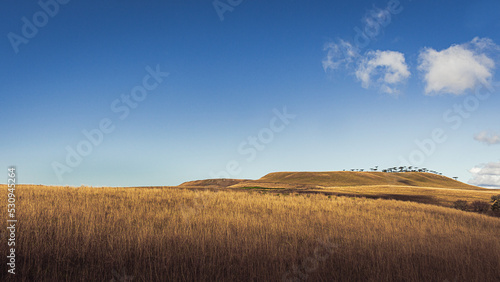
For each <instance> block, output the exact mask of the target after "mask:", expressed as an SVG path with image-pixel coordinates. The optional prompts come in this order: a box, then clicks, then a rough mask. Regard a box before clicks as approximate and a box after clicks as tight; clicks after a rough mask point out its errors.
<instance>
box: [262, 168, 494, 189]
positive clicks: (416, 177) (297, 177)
mask: <svg viewBox="0 0 500 282" xmlns="http://www.w3.org/2000/svg"><path fill="white" fill-rule="evenodd" d="M258 181H262V182H278V183H287V184H307V185H318V186H323V187H334V186H365V185H404V186H419V187H435V188H453V189H467V190H487V189H485V188H481V187H477V186H472V185H468V184H465V183H462V182H459V181H456V180H453V179H451V178H448V177H445V176H441V175H436V174H432V173H425V172H403V173H385V172H352V171H331V172H274V173H269V174H267V175H266V176H264V177H262V178H260V179H259V180H258Z"/></svg>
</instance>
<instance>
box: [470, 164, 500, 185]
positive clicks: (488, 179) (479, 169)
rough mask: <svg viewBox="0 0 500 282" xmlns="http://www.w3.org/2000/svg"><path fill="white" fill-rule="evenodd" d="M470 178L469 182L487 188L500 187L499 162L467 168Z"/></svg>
mask: <svg viewBox="0 0 500 282" xmlns="http://www.w3.org/2000/svg"><path fill="white" fill-rule="evenodd" d="M469 172H470V173H471V174H472V178H471V179H470V180H469V184H472V185H476V186H482V187H487V188H500V162H498V163H488V164H483V165H479V166H476V167H473V168H472V169H470V170H469Z"/></svg>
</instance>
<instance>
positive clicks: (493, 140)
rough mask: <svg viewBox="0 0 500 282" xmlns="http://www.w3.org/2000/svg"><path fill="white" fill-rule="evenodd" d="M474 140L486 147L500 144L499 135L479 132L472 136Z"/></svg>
mask: <svg viewBox="0 0 500 282" xmlns="http://www.w3.org/2000/svg"><path fill="white" fill-rule="evenodd" d="M474 140H476V141H479V142H482V143H485V144H488V145H495V144H500V134H497V133H491V132H487V131H481V132H479V133H478V134H476V135H475V136H474Z"/></svg>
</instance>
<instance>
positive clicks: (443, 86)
mask: <svg viewBox="0 0 500 282" xmlns="http://www.w3.org/2000/svg"><path fill="white" fill-rule="evenodd" d="M498 50H500V48H499V47H498V46H497V45H495V44H494V43H493V41H492V40H491V39H488V38H478V37H476V38H474V39H473V40H472V41H471V42H468V43H464V44H460V45H452V46H451V47H449V48H448V49H444V50H441V51H436V50H434V49H432V48H425V49H424V50H423V51H421V52H420V55H419V60H420V64H419V66H418V69H419V70H420V71H422V72H423V74H424V82H425V84H426V86H425V93H426V94H439V93H451V94H455V95H461V94H464V93H465V91H467V90H468V89H471V90H472V89H474V88H475V87H476V86H478V85H479V84H484V85H486V86H489V84H488V80H490V79H491V77H492V76H493V70H494V69H495V62H494V61H493V59H491V57H490V56H488V53H490V52H492V51H498Z"/></svg>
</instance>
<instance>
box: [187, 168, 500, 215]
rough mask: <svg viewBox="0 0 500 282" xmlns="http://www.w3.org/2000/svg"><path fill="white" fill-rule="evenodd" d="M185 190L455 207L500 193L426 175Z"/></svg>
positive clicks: (285, 176) (325, 175) (282, 175)
mask: <svg viewBox="0 0 500 282" xmlns="http://www.w3.org/2000/svg"><path fill="white" fill-rule="evenodd" d="M179 187H182V188H198V189H200V188H215V189H236V190H262V191H270V192H275V193H287V194H290V193H315V194H316V193H320V194H325V195H336V196H349V197H366V198H374V199H379V198H381V199H393V200H403V201H413V202H418V203H425V204H433V205H439V206H445V207H451V206H453V202H455V201H457V200H465V201H469V202H472V201H486V202H488V201H489V200H490V199H491V196H493V195H496V194H499V192H500V191H497V190H492V189H486V188H481V187H477V186H472V185H468V184H465V183H462V182H460V181H456V180H453V179H451V178H448V177H445V176H441V175H436V174H432V173H424V172H403V173H385V172H352V171H331V172H273V173H269V174H267V175H265V176H263V177H262V178H260V179H257V180H243V179H207V180H198V181H190V182H186V183H183V184H181V185H180V186H179Z"/></svg>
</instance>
